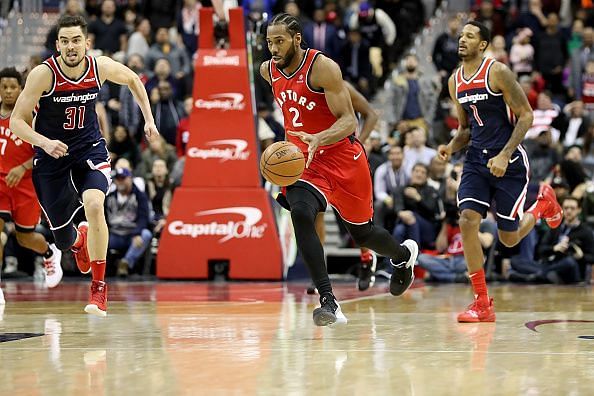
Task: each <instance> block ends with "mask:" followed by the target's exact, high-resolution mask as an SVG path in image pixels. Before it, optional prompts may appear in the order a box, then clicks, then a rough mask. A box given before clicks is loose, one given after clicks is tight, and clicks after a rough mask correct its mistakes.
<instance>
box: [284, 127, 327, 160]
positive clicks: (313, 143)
mask: <svg viewBox="0 0 594 396" xmlns="http://www.w3.org/2000/svg"><path fill="white" fill-rule="evenodd" d="M287 134H289V135H291V136H297V137H298V138H299V139H301V141H302V142H303V143H305V144H307V145H308V146H309V147H308V148H307V153H308V155H307V162H306V163H305V167H306V168H309V164H311V161H313V158H314V154H315V153H316V151H317V150H318V147H319V145H320V138H319V137H318V136H317V135H312V134H310V133H305V132H299V131H287Z"/></svg>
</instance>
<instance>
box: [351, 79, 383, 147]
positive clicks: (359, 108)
mask: <svg viewBox="0 0 594 396" xmlns="http://www.w3.org/2000/svg"><path fill="white" fill-rule="evenodd" d="M344 85H345V86H346V87H347V89H348V91H349V95H350V97H351V102H353V109H354V110H355V111H356V112H357V113H359V114H361V118H363V125H361V133H360V134H359V140H360V141H361V142H363V143H365V141H366V140H367V138H368V137H369V135H370V134H371V131H373V128H374V127H375V124H377V120H378V119H379V116H378V115H377V113H376V112H375V110H373V108H372V107H371V105H370V104H369V102H368V101H367V99H365V96H363V95H361V93H360V92H359V91H357V90H356V89H355V87H353V85H352V84H351V83H350V82H348V81H345V82H344Z"/></svg>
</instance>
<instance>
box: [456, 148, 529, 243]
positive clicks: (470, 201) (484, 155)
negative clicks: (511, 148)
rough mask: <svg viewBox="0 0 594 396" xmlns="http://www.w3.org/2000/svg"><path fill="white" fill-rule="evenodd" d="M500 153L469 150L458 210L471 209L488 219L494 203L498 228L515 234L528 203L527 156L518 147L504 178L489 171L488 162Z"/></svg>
mask: <svg viewBox="0 0 594 396" xmlns="http://www.w3.org/2000/svg"><path fill="white" fill-rule="evenodd" d="M499 152H501V150H487V149H476V148H472V147H470V148H469V149H468V152H467V153H466V160H465V161H464V168H463V170H462V180H461V181H460V188H459V189H458V208H459V209H460V211H462V210H464V209H472V210H474V211H476V212H478V213H480V214H481V215H482V216H483V217H485V216H486V215H487V210H489V209H490V208H491V203H493V202H494V203H495V209H496V213H497V227H498V228H499V229H500V230H502V231H515V230H517V229H518V227H519V224H520V218H521V216H522V214H523V211H524V202H525V201H526V191H527V189H528V172H529V169H530V165H529V164H528V155H527V154H526V151H525V150H524V148H523V147H522V146H518V149H517V150H516V151H515V152H514V154H513V155H512V157H511V159H510V161H509V162H510V163H509V165H508V166H507V171H506V172H505V175H503V177H495V176H493V175H492V174H491V172H490V170H489V168H487V162H488V161H489V159H490V158H492V157H494V156H496V155H497V154H499Z"/></svg>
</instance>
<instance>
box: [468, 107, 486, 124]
mask: <svg viewBox="0 0 594 396" xmlns="http://www.w3.org/2000/svg"><path fill="white" fill-rule="evenodd" d="M470 108H471V109H472V114H473V115H474V119H475V120H476V122H477V124H479V126H485V124H483V120H481V117H480V116H479V113H478V109H477V108H476V106H475V105H470Z"/></svg>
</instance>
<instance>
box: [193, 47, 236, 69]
mask: <svg viewBox="0 0 594 396" xmlns="http://www.w3.org/2000/svg"><path fill="white" fill-rule="evenodd" d="M202 59H203V64H204V66H211V65H215V66H239V55H232V56H227V51H225V50H220V51H217V53H216V54H215V56H211V55H205V56H204V58H202Z"/></svg>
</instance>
